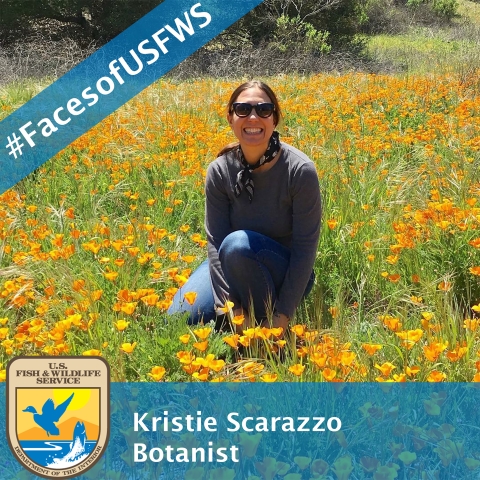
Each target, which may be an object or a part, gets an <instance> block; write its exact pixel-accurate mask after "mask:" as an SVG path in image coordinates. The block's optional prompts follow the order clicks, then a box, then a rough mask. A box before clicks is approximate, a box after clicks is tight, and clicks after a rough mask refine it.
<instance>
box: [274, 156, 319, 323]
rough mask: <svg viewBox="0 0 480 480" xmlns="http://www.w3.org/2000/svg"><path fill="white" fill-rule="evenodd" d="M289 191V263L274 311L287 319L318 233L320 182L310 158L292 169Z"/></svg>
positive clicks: (302, 284) (307, 271)
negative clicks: (290, 212) (291, 216)
mask: <svg viewBox="0 0 480 480" xmlns="http://www.w3.org/2000/svg"><path fill="white" fill-rule="evenodd" d="M291 194H292V215H293V221H292V244H291V254H290V263H289V267H288V270H287V273H286V275H285V280H284V282H283V284H282V287H281V288H280V291H279V294H278V298H277V302H276V305H275V310H276V312H277V313H279V314H283V315H285V316H286V317H288V318H289V319H291V318H292V317H293V314H294V313H295V310H296V308H297V307H298V305H299V304H300V301H301V300H302V297H303V294H304V292H305V288H306V286H307V283H308V280H309V278H310V275H311V273H312V269H313V265H314V263H315V257H316V253H317V248H318V239H319V236H320V225H321V216H322V205H321V196H320V186H319V183H318V176H317V172H316V170H315V166H314V164H313V163H312V162H307V163H305V164H303V165H301V166H300V167H299V168H298V169H297V171H296V172H295V173H294V176H293V181H292V185H291ZM282 320H284V318H283V317H282Z"/></svg>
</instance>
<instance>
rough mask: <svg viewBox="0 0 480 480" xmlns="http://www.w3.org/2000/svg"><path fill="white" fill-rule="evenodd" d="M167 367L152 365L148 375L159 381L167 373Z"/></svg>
mask: <svg viewBox="0 0 480 480" xmlns="http://www.w3.org/2000/svg"><path fill="white" fill-rule="evenodd" d="M165 371H166V370H165V368H164V367H158V366H156V367H152V369H151V370H150V373H148V376H149V377H151V378H153V380H155V381H156V382H159V381H160V380H161V379H162V378H163V376H164V375H165Z"/></svg>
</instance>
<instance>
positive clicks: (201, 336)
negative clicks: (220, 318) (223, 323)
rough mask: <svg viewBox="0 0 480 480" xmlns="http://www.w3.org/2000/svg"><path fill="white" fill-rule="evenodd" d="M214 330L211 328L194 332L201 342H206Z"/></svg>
mask: <svg viewBox="0 0 480 480" xmlns="http://www.w3.org/2000/svg"><path fill="white" fill-rule="evenodd" d="M211 331H212V329H211V328H210V327H205V328H197V329H196V330H194V331H193V333H194V335H195V336H197V337H198V338H199V339H200V340H206V339H207V338H208V336H209V335H210V333H211Z"/></svg>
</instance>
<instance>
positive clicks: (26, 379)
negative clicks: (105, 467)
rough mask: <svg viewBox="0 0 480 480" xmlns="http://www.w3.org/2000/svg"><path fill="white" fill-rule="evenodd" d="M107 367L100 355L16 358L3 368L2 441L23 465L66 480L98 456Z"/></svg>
mask: <svg viewBox="0 0 480 480" xmlns="http://www.w3.org/2000/svg"><path fill="white" fill-rule="evenodd" d="M109 434H110V369H109V366H108V363H107V362H106V361H105V360H104V359H103V358H100V357H17V358H14V359H13V360H11V361H10V362H9V364H8V366H7V439H8V443H9V445H10V449H11V450H12V452H13V454H14V455H15V457H16V458H17V460H18V461H19V462H20V463H21V464H22V466H23V467H24V468H26V469H27V470H29V471H30V472H32V473H34V474H35V475H39V476H42V477H45V478H59V477H61V478H70V477H75V476H78V475H80V474H82V473H84V472H85V471H87V470H88V469H90V468H91V467H92V466H93V465H94V464H95V463H96V462H97V461H98V460H100V457H101V456H102V453H103V452H104V451H105V449H106V447H107V443H108V437H109Z"/></svg>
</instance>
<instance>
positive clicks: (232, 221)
mask: <svg viewBox="0 0 480 480" xmlns="http://www.w3.org/2000/svg"><path fill="white" fill-rule="evenodd" d="M242 169H243V167H242V164H241V162H240V160H239V159H238V156H237V152H236V150H233V151H231V152H228V153H227V154H226V155H222V156H221V157H219V158H217V159H216V160H215V161H213V162H212V163H211V164H210V165H209V166H208V169H207V177H206V185H205V194H206V208H205V229H206V234H207V240H208V258H209V265H210V276H211V280H212V288H213V294H214V299H215V305H216V306H217V307H221V306H223V305H224V301H225V299H226V298H227V299H228V298H229V288H228V285H227V282H226V281H225V278H224V275H223V272H222V267H221V264H220V260H219V258H218V249H219V248H220V245H221V243H222V241H223V240H224V238H225V237H226V236H227V235H228V234H229V233H231V232H233V231H236V230H253V231H255V232H258V233H261V234H263V235H266V236H268V237H270V238H272V239H273V240H276V241H277V242H279V243H280V244H282V245H284V246H286V247H288V248H289V249H290V251H291V255H290V263H289V267H288V270H287V273H286V275H285V279H284V282H283V285H282V287H281V288H280V291H279V292H278V298H277V299H276V303H275V310H276V311H278V312H279V313H283V314H285V315H287V316H288V317H290V318H291V317H292V316H293V314H294V312H295V310H296V308H297V306H298V304H299V303H300V301H301V299H302V296H303V293H304V292H305V288H306V286H307V283H308V280H309V278H310V275H311V273H312V268H313V264H314V262H315V255H316V252H317V246H318V238H319V234H320V222H321V214H322V207H321V197H320V187H319V182H318V176H317V172H316V170H315V166H314V164H313V162H312V161H311V160H310V159H309V158H308V157H307V156H306V155H305V154H304V153H302V152H301V151H300V150H297V149H296V148H294V147H292V146H291V145H287V144H285V143H282V151H281V154H280V157H279V159H278V160H277V162H276V163H275V164H274V165H273V166H272V167H271V168H270V169H269V170H267V171H264V172H257V171H254V172H253V173H252V175H253V181H254V185H255V193H254V196H253V200H252V203H250V202H249V199H248V195H247V192H245V191H242V193H241V194H240V196H238V197H236V196H235V193H234V185H235V183H236V178H237V174H238V172H239V171H240V170H242ZM274 300H275V299H274Z"/></svg>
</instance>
